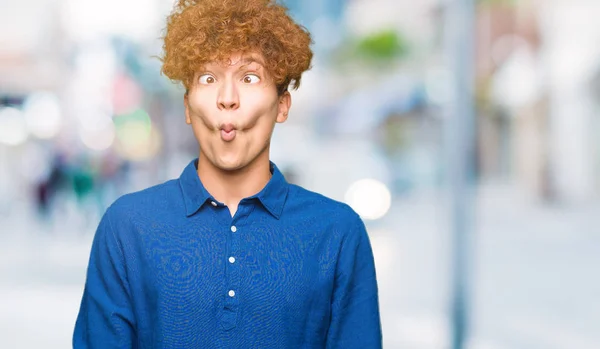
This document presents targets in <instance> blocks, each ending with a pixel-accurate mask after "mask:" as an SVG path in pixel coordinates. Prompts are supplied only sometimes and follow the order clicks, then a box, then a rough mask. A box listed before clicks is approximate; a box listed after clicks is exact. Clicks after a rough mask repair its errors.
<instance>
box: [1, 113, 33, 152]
mask: <svg viewBox="0 0 600 349" xmlns="http://www.w3.org/2000/svg"><path fill="white" fill-rule="evenodd" d="M28 137H29V132H28V131H27V124H26V123H25V119H24V118H23V113H22V112H21V111H20V110H19V109H17V108H13V107H4V108H0V143H3V144H6V145H9V146H17V145H20V144H23V143H24V142H25V141H26V140H27V138H28Z"/></svg>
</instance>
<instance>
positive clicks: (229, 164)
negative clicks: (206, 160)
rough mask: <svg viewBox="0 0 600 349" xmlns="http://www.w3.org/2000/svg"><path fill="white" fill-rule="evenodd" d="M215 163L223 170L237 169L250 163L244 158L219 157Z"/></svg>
mask: <svg viewBox="0 0 600 349" xmlns="http://www.w3.org/2000/svg"><path fill="white" fill-rule="evenodd" d="M213 164H214V165H215V166H216V167H217V168H218V169H219V170H221V171H227V172H230V171H237V170H240V169H242V168H244V167H246V166H247V165H248V163H247V162H246V161H243V160H242V159H217V161H214V162H213Z"/></svg>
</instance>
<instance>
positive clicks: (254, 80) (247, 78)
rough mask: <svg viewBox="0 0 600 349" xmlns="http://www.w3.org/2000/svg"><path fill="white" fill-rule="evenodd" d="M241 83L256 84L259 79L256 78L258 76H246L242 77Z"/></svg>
mask: <svg viewBox="0 0 600 349" xmlns="http://www.w3.org/2000/svg"><path fill="white" fill-rule="evenodd" d="M243 81H244V83H245V84H256V83H257V82H259V81H260V78H259V77H258V75H254V74H248V75H246V76H244V79H243Z"/></svg>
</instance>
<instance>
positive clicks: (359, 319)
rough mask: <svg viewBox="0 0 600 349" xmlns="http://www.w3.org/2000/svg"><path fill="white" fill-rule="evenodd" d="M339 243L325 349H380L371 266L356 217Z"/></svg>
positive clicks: (366, 242)
mask: <svg viewBox="0 0 600 349" xmlns="http://www.w3.org/2000/svg"><path fill="white" fill-rule="evenodd" d="M350 230H351V234H348V235H347V237H346V239H345V241H344V242H343V243H342V247H341V251H340V256H339V259H338V266H337V271H336V279H335V286H334V292H333V301H332V311H331V324H330V326H329V332H328V335H327V348H328V349H333V348H344V349H352V348H357V349H358V348H360V349H378V348H381V347H382V333H381V320H380V315H379V300H378V290H377V279H376V275H375V262H374V258H373V252H372V249H371V244H370V242H369V238H368V235H367V231H366V229H365V226H364V224H363V222H362V220H360V218H358V217H356V221H355V223H354V224H353V226H352V227H351V228H350Z"/></svg>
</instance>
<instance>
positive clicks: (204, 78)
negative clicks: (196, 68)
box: [198, 74, 215, 85]
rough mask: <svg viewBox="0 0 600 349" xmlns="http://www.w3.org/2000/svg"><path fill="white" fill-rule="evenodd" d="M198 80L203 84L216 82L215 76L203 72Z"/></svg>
mask: <svg viewBox="0 0 600 349" xmlns="http://www.w3.org/2000/svg"><path fill="white" fill-rule="evenodd" d="M198 81H199V82H200V83H201V84H203V85H208V84H212V83H214V82H215V77H214V76H212V75H210V74H203V75H200V78H199V79H198Z"/></svg>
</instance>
